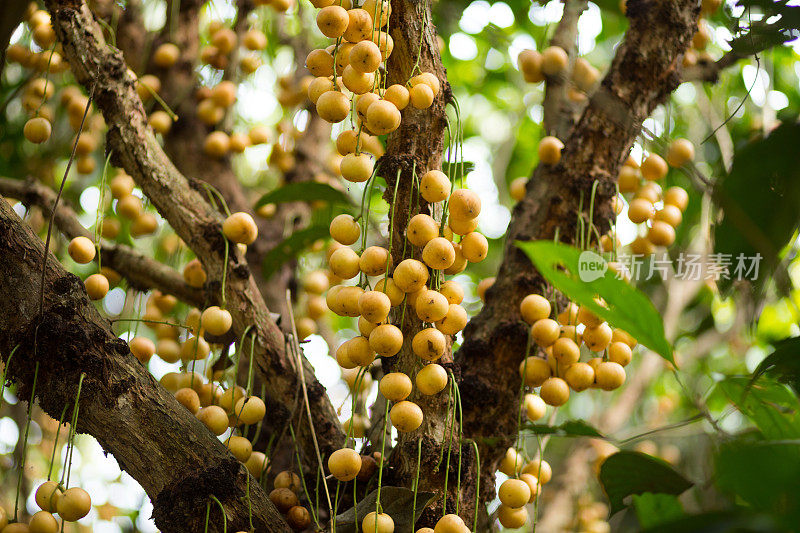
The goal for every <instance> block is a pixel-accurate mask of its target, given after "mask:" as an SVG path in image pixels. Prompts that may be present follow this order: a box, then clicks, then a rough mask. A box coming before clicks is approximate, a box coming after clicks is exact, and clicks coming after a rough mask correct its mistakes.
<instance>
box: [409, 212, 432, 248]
mask: <svg viewBox="0 0 800 533" xmlns="http://www.w3.org/2000/svg"><path fill="white" fill-rule="evenodd" d="M438 236H439V224H438V223H437V222H436V220H434V219H433V217H432V216H430V215H428V214H425V213H419V214H417V215H414V216H413V217H411V220H409V222H408V227H407V228H406V238H408V242H410V243H411V244H413V245H414V246H419V247H423V246H425V245H426V244H428V243H429V242H430V241H431V240H433V239H435V238H436V237H438Z"/></svg>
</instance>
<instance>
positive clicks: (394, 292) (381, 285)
mask: <svg viewBox="0 0 800 533" xmlns="http://www.w3.org/2000/svg"><path fill="white" fill-rule="evenodd" d="M375 290H376V291H380V292H383V293H385V294H386V296H388V297H389V301H390V302H391V303H392V307H395V306H398V305H400V304H401V303H403V298H404V297H405V294H403V291H401V290H400V288H399V287H398V286H397V285H396V284H395V282H394V279H392V278H382V279H380V280H379V281H378V283H376V284H375Z"/></svg>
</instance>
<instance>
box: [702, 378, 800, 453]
mask: <svg viewBox="0 0 800 533" xmlns="http://www.w3.org/2000/svg"><path fill="white" fill-rule="evenodd" d="M717 386H718V387H719V388H720V389H721V390H722V392H723V393H724V394H725V396H727V397H728V399H729V400H730V401H731V402H732V403H733V404H734V405H736V407H737V408H738V409H739V411H741V412H742V414H744V415H745V416H746V417H747V418H749V419H750V420H752V421H753V423H754V424H755V425H756V426H757V427H758V429H759V430H761V433H763V435H764V437H766V438H768V439H794V438H800V402H799V401H798V400H797V397H796V396H795V395H794V394H792V392H791V391H790V390H789V389H788V388H787V387H786V386H785V385H782V384H780V383H777V382H775V381H772V380H769V379H766V378H761V379H759V380H758V381H753V380H751V379H750V378H747V377H729V378H727V379H724V380H722V381H720V382H719V383H718V384H717Z"/></svg>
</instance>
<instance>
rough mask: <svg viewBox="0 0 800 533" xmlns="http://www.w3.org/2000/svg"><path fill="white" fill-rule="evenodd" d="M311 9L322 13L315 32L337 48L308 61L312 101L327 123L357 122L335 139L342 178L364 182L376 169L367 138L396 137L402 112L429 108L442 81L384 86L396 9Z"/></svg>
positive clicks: (375, 0)
mask: <svg viewBox="0 0 800 533" xmlns="http://www.w3.org/2000/svg"><path fill="white" fill-rule="evenodd" d="M312 3H313V4H314V5H315V6H316V7H318V8H320V10H319V12H318V13H317V26H318V27H319V29H320V31H321V32H322V33H323V35H325V36H326V37H328V38H330V39H334V40H335V43H334V44H332V45H330V46H329V47H327V48H321V49H317V50H312V51H311V52H310V53H309V54H308V57H307V58H306V67H307V68H308V70H309V72H311V74H312V75H313V76H315V79H314V80H313V81H312V82H311V83H310V84H309V86H308V98H309V99H310V100H311V102H312V103H314V104H315V106H316V110H317V113H318V114H319V116H320V117H322V118H323V119H324V120H326V121H328V122H331V123H338V122H342V121H343V120H345V119H346V118H347V117H348V116H351V117H353V118H352V120H353V122H354V123H355V124H357V128H355V129H354V130H353V131H344V132H342V133H341V134H340V136H339V139H337V148H338V150H339V152H340V153H341V154H342V155H343V159H342V160H341V163H340V173H341V175H342V177H343V178H344V179H346V180H347V181H350V182H355V183H360V182H365V181H367V180H368V179H369V178H370V177H371V176H372V174H373V167H374V164H375V163H374V160H373V158H372V157H370V155H369V153H365V152H362V146H364V150H365V151H369V150H370V148H368V146H369V145H370V144H371V143H372V144H373V146H374V141H370V140H369V138H370V135H369V134H371V135H386V134H388V133H391V132H393V131H395V130H396V129H397V128H398V127H399V126H400V121H401V118H402V117H401V114H400V112H401V111H402V110H403V109H405V108H406V107H407V106H409V105H411V106H412V107H414V108H417V109H427V108H429V107H430V106H431V105H432V104H433V101H434V98H435V97H436V95H437V94H438V93H439V90H440V84H439V79H438V78H437V77H436V76H435V75H434V74H432V73H429V72H423V73H420V74H417V75H415V76H413V77H412V78H411V79H410V80H408V82H407V83H406V84H405V85H400V84H395V85H391V86H389V87H387V86H386V78H387V75H386V67H385V61H386V60H387V58H388V57H389V56H390V55H391V53H392V50H393V49H394V41H393V39H392V37H391V36H390V35H389V33H388V31H387V30H388V27H387V26H388V23H389V16H390V14H391V9H392V7H391V4H390V3H389V2H388V1H385V0H366V1H365V2H364V3H363V4H362V5H361V6H360V7H352V5H348V6H343V5H338V4H333V2H332V1H329V0H315V1H314V2H312ZM347 4H351V3H350V2H347ZM347 7H351V8H350V9H348V8H347ZM372 152H373V154H374V149H373V150H372Z"/></svg>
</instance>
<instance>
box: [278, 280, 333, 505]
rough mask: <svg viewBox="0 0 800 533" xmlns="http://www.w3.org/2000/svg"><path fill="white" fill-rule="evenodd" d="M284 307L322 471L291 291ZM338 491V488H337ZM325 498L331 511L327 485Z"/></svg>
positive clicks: (287, 291) (288, 292)
mask: <svg viewBox="0 0 800 533" xmlns="http://www.w3.org/2000/svg"><path fill="white" fill-rule="evenodd" d="M286 307H287V309H288V310H289V323H290V324H291V325H292V347H293V348H294V355H295V358H296V361H297V370H298V373H299V374H300V385H301V386H302V389H303V402H304V403H305V406H306V413H307V414H308V426H309V429H310V430H311V438H312V440H313V441H314V451H315V452H316V454H317V466H318V468H319V469H320V470H321V469H322V454H320V452H319V442H318V441H317V432H316V430H315V429H314V419H313V418H312V417H311V405H310V404H309V401H308V388H307V387H306V377H305V372H304V370H303V359H302V357H301V355H300V345H299V344H298V342H297V325H296V324H295V321H294V312H292V292H291V290H289V289H287V290H286ZM337 489H338V486H337ZM325 496H326V497H327V498H328V509H329V510H331V511H333V505H332V502H331V495H330V492H329V490H328V484H327V483H325Z"/></svg>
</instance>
